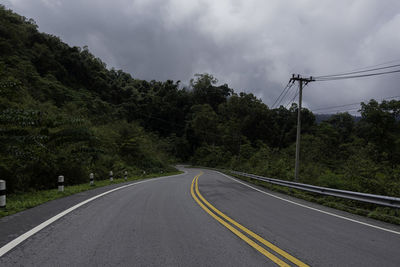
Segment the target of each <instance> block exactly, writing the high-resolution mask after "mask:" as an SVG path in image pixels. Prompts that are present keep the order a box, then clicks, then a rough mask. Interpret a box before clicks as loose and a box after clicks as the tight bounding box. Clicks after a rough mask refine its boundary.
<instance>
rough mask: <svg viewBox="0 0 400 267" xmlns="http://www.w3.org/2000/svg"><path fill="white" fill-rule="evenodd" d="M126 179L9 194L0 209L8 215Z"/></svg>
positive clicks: (4, 214) (157, 174) (135, 178)
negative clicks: (59, 189)
mask: <svg viewBox="0 0 400 267" xmlns="http://www.w3.org/2000/svg"><path fill="white" fill-rule="evenodd" d="M180 173H183V172H181V171H174V172H167V173H161V174H160V173H153V174H148V175H144V176H132V177H128V180H127V181H135V180H141V179H146V178H155V177H160V176H169V175H175V174H180ZM123 182H125V180H124V179H123V178H120V179H116V178H114V181H112V182H110V180H108V179H107V180H99V181H95V183H94V185H93V186H90V185H89V183H87V184H78V185H72V186H65V187H64V192H58V189H50V190H40V191H31V192H25V193H19V194H12V195H7V206H6V208H5V209H0V218H1V217H4V216H8V215H11V214H14V213H17V212H20V211H23V210H26V209H29V208H33V207H35V206H38V205H40V204H43V203H45V202H48V201H50V200H54V199H57V198H62V197H66V196H70V195H73V194H76V193H80V192H83V191H87V190H91V189H94V188H98V187H103V186H106V185H110V184H119V183H123Z"/></svg>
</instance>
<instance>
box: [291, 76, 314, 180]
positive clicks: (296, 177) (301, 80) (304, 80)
mask: <svg viewBox="0 0 400 267" xmlns="http://www.w3.org/2000/svg"><path fill="white" fill-rule="evenodd" d="M295 81H298V82H299V105H298V107H297V135H296V163H295V167H294V180H295V181H296V182H298V181H299V164H300V132H301V102H302V98H303V83H304V85H307V84H308V83H309V82H312V81H315V80H314V79H313V77H310V78H303V77H301V76H300V75H299V74H297V77H296V76H295V75H294V74H293V75H292V78H291V79H290V81H289V82H293V83H294V82H295Z"/></svg>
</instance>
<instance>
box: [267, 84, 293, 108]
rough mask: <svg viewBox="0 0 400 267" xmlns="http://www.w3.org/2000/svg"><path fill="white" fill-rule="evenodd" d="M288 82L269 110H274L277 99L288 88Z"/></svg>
mask: <svg viewBox="0 0 400 267" xmlns="http://www.w3.org/2000/svg"><path fill="white" fill-rule="evenodd" d="M289 85H290V81H289V82H288V83H287V84H286V86H285V88H283V90H282V92H281V93H280V95H279V96H278V97H277V98H276V99H275V101H274V103H273V104H272V106H271V108H274V106H275V104H276V103H277V102H278V99H279V98H280V97H281V96H282V94H283V92H285V91H286V89H287V88H288V87H289Z"/></svg>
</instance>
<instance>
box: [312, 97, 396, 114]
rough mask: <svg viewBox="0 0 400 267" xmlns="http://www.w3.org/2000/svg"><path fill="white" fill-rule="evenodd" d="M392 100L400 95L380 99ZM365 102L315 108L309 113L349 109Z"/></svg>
mask: <svg viewBox="0 0 400 267" xmlns="http://www.w3.org/2000/svg"><path fill="white" fill-rule="evenodd" d="M394 98H400V95H399V96H390V97H385V98H381V101H384V100H388V99H394ZM367 101H368V100H361V101H360V102H355V103H350V104H344V105H338V106H329V107H318V108H316V109H312V110H311V111H312V112H315V111H320V110H327V111H329V110H332V109H337V108H343V107H351V106H354V105H360V104H361V102H367Z"/></svg>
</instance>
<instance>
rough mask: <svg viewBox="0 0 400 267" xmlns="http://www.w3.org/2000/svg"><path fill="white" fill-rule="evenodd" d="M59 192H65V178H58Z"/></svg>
mask: <svg viewBox="0 0 400 267" xmlns="http://www.w3.org/2000/svg"><path fill="white" fill-rule="evenodd" d="M58 192H64V176H62V175H60V176H58Z"/></svg>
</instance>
